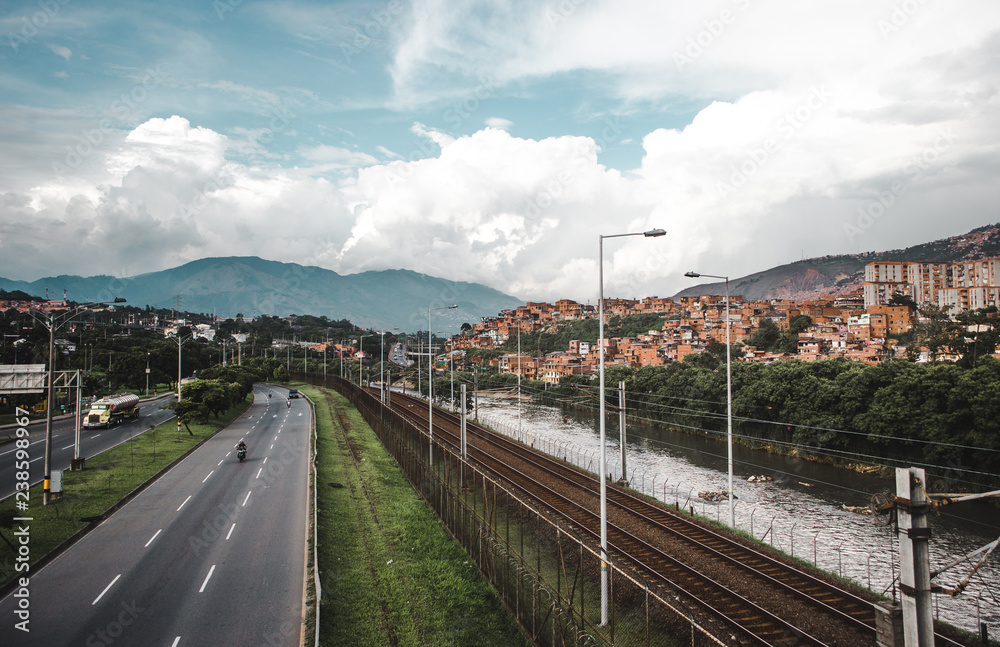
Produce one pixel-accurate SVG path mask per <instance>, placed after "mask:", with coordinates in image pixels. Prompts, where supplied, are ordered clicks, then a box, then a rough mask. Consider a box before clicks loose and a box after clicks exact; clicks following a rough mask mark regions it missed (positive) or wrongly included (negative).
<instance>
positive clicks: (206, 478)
mask: <svg viewBox="0 0 1000 647" xmlns="http://www.w3.org/2000/svg"><path fill="white" fill-rule="evenodd" d="M212 474H215V470H212V471H211V472H209V473H208V476H211V475H212ZM208 476H206V477H205V478H203V479H201V482H202V483H204V482H205V481H207V480H208Z"/></svg>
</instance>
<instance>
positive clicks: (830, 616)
mask: <svg viewBox="0 0 1000 647" xmlns="http://www.w3.org/2000/svg"><path fill="white" fill-rule="evenodd" d="M370 393H371V395H372V396H373V397H375V398H376V399H377V398H378V392H377V391H376V390H373V391H371V392H370ZM391 400H392V408H393V410H394V411H395V412H396V413H398V414H399V415H401V416H402V417H404V418H407V419H409V420H410V422H411V423H413V424H414V425H416V426H417V428H418V429H419V428H424V429H426V426H427V401H426V400H422V399H419V398H414V397H412V396H408V395H402V394H399V393H393V394H392V398H391ZM434 423H435V431H434V439H435V442H436V444H439V445H448V446H450V447H451V448H452V449H453V450H454V451H455V452H456V453H457V452H458V447H459V444H460V440H459V436H458V435H459V429H460V419H459V418H458V416H455V415H454V414H451V413H449V412H447V411H445V410H442V409H439V408H437V407H435V416H434ZM467 432H468V448H469V459H470V461H474V462H477V463H479V464H480V465H481V466H483V467H484V468H486V469H488V470H489V471H491V472H493V473H495V474H496V475H497V476H499V477H500V478H502V479H504V480H507V481H509V482H510V483H512V484H513V485H514V486H516V487H518V488H520V489H521V490H522V491H523V492H525V493H526V494H527V495H529V496H531V497H533V498H535V499H536V500H538V501H539V502H541V503H542V504H543V505H545V506H546V507H547V508H548V509H549V510H550V511H551V512H552V513H554V514H556V515H559V516H561V517H563V518H565V519H567V520H568V521H570V522H572V523H573V524H574V526H575V527H576V528H577V529H578V531H579V532H580V534H582V535H584V536H586V537H590V538H591V539H592V540H593V542H594V544H595V545H597V544H599V539H598V534H597V533H598V531H597V524H599V520H597V521H595V517H596V515H595V514H594V513H593V512H591V510H593V509H595V508H596V507H597V504H596V499H597V498H598V496H599V495H598V488H599V485H600V483H599V482H598V479H597V478H596V477H595V476H594V475H593V474H591V473H589V472H586V471H583V470H581V469H579V468H577V467H576V466H574V465H571V464H569V463H566V462H564V461H562V460H560V459H557V458H554V457H552V456H550V455H548V454H545V453H543V452H540V451H537V450H535V449H533V448H530V447H527V446H525V445H523V444H522V443H519V442H515V441H513V440H511V439H510V438H508V437H506V436H503V435H502V434H498V433H496V432H493V431H491V430H488V429H486V428H484V427H481V426H479V425H476V424H473V423H471V422H470V423H467ZM538 475H541V476H542V478H538V477H537V476H538ZM567 492H572V493H575V494H567ZM607 496H608V524H609V551H610V554H611V555H612V556H614V555H615V554H617V556H618V559H619V560H623V561H626V562H628V563H630V564H632V565H634V567H635V568H636V569H638V570H639V571H641V572H643V573H646V574H647V575H648V576H649V577H650V578H652V579H654V580H659V581H662V582H664V583H665V585H666V586H668V587H669V590H671V591H673V592H675V593H676V594H677V595H678V596H684V598H685V600H688V601H689V602H690V603H691V605H692V606H697V607H700V608H701V609H702V610H704V611H707V612H708V613H709V614H710V616H711V617H713V618H716V619H719V620H720V621H722V622H725V623H726V626H727V627H729V628H731V629H732V631H733V636H732V638H733V639H734V640H736V642H737V643H738V644H764V645H782V646H785V645H793V644H795V645H797V644H809V645H831V646H833V645H837V646H840V645H872V644H874V643H875V628H874V616H875V612H874V603H873V602H872V601H869V600H865V599H864V598H862V597H859V596H857V595H855V594H853V593H851V592H850V591H847V590H845V589H843V588H841V587H840V586H838V585H836V584H831V583H829V582H826V581H824V580H823V579H821V578H820V577H818V576H816V575H814V574H812V573H810V572H808V571H805V570H803V569H802V568H798V567H796V566H794V565H791V564H788V563H786V562H784V561H782V559H781V558H779V557H777V556H775V555H770V554H768V553H767V551H766V549H764V550H761V549H760V548H759V547H756V546H754V545H750V543H749V542H746V541H745V540H739V539H737V538H733V537H729V536H727V535H725V534H723V533H720V532H718V531H717V530H716V529H714V528H712V527H709V526H707V525H704V524H702V523H701V522H698V521H696V520H694V519H693V518H692V517H689V516H687V515H686V514H683V513H680V512H677V511H674V510H670V509H669V508H667V507H665V506H664V505H663V504H661V503H660V502H653V501H650V500H649V499H647V498H645V497H642V496H639V495H636V494H634V493H632V492H630V491H628V490H625V489H623V488H621V487H619V486H617V485H614V484H612V483H610V482H609V483H608V486H607ZM616 518H617V519H623V518H624V519H629V520H631V522H629V523H625V524H619V523H616V521H617V519H616ZM623 525H629V526H636V525H638V527H639V530H638V531H636V530H634V529H632V528H629V529H626V528H624V527H622V526H623ZM665 537H670V538H671V539H670V540H667V541H668V543H670V544H671V549H670V550H669V551H665V550H664V549H663V542H664V541H665V540H664V538H665ZM678 544H683V546H684V549H683V550H681V551H680V552H688V554H689V555H690V552H689V551H696V552H698V553H700V554H702V555H703V556H705V557H707V560H702V561H710V562H712V563H713V564H714V565H715V566H714V568H712V567H709V568H698V567H693V566H691V565H688V564H685V563H684V560H680V559H677V558H675V557H673V555H672V554H667V553H668V552H669V553H674V552H675V551H674V548H676V546H677V545H678ZM695 561H698V560H695ZM620 563H621V562H620ZM713 570H714V571H716V573H718V572H719V571H720V570H728V571H729V572H730V573H732V572H739V573H740V574H741V575H743V576H744V577H743V578H742V579H745V580H746V581H748V582H750V581H752V582H755V583H757V584H758V585H759V586H760V587H763V588H765V589H767V591H769V593H768V595H765V596H764V597H770V596H775V595H776V596H778V598H777V599H778V600H779V603H778V606H777V607H775V604H774V598H772V600H771V602H770V603H768V602H765V601H760V600H758V599H757V598H758V597H759V596H755V595H743V594H741V593H740V592H737V591H733V590H731V589H732V588H739V587H727V586H726V585H724V584H722V583H720V582H718V581H716V579H726V578H725V577H722V578H716V577H714V576H713V575H709V574H706V573H704V572H701V571H713ZM730 579H732V576H730ZM751 588H755V587H751ZM755 600H757V601H756V602H755ZM782 601H783V602H782ZM789 601H794V603H790V602H789ZM758 602H760V604H758ZM793 606H795V607H797V608H798V609H799V612H798V613H795V612H794V611H790V607H793ZM763 607H771V608H770V610H768V609H765V608H763ZM803 610H804V611H803ZM830 627H835V629H833V630H830ZM810 631H812V632H814V633H816V634H819V635H818V636H816V635H811V634H810V633H809V632H810ZM727 642H729V641H728V640H727ZM970 644H972V643H967V642H962V641H960V640H959V639H958V637H957V636H956V637H955V638H953V637H950V636H948V635H944V634H942V633H941V632H939V631H935V646H936V647H968V645H970Z"/></svg>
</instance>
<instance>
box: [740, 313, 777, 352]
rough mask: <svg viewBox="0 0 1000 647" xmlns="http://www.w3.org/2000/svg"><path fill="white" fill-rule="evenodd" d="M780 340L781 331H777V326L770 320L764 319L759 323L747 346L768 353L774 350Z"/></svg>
mask: <svg viewBox="0 0 1000 647" xmlns="http://www.w3.org/2000/svg"><path fill="white" fill-rule="evenodd" d="M780 339H781V331H780V330H779V329H778V324H776V323H774V321H773V320H772V319H768V318H765V319H764V320H763V321H761V322H760V326H759V327H758V328H757V330H756V331H755V332H754V334H753V335H751V336H750V341H748V342H747V344H748V345H750V346H753V347H755V348H757V349H760V350H765V351H770V350H774V348H775V347H776V346H777V345H778V342H779V341H780Z"/></svg>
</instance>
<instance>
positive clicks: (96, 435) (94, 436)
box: [91, 434, 101, 438]
mask: <svg viewBox="0 0 1000 647" xmlns="http://www.w3.org/2000/svg"><path fill="white" fill-rule="evenodd" d="M100 435H101V434H94V435H93V436H91V438H97V437H98V436H100Z"/></svg>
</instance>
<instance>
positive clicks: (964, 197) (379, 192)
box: [0, 0, 1000, 301]
mask: <svg viewBox="0 0 1000 647" xmlns="http://www.w3.org/2000/svg"><path fill="white" fill-rule="evenodd" d="M904 4H905V3H900V2H898V1H896V2H893V1H889V0H878V1H875V2H871V1H868V2H862V1H861V0H845V1H844V2H841V3H825V4H822V3H821V4H816V3H811V4H808V5H803V6H801V7H800V6H798V5H796V4H790V3H787V2H778V1H777V0H753V1H750V0H732V1H726V2H715V3H710V4H704V3H702V4H696V3H679V2H640V1H639V0H627V1H623V2H617V3H609V2H598V1H595V0H592V1H590V2H579V3H578V2H561V1H560V2H555V1H550V2H547V3H544V4H539V3H534V2H529V1H528V0H510V1H503V0H494V1H493V2H491V3H482V2H471V0H468V1H464V2H455V3H448V4H447V5H445V4H444V3H443V1H442V0H434V1H432V0H418V1H416V2H415V3H414V4H413V6H412V10H411V11H409V12H406V13H399V14H393V16H392V20H391V21H390V22H389V23H388V24H387V25H386V27H385V31H384V32H383V33H382V34H381V36H382V37H384V39H385V40H380V41H379V43H378V44H379V46H385V45H386V43H393V44H394V45H395V47H396V49H395V50H394V52H393V56H392V58H391V73H392V81H393V83H394V90H395V93H396V96H395V100H394V101H391V102H390V103H391V104H392V105H393V106H394V107H400V106H405V105H408V104H414V105H416V104H421V105H425V104H423V102H430V103H428V104H426V105H431V104H432V103H433V102H440V101H442V99H443V98H449V99H451V98H454V97H460V98H461V97H469V98H470V99H469V100H470V101H471V100H472V98H475V99H476V100H477V101H479V100H480V97H479V96H478V95H477V94H476V93H475V92H472V93H471V94H470V88H475V87H479V86H481V84H482V83H483V81H482V80H483V79H491V81H490V83H491V85H490V88H489V91H488V93H487V94H488V95H489V96H490V97H502V98H504V99H510V98H511V97H513V98H515V99H516V100H518V101H524V102H525V103H524V105H525V106H527V107H528V108H530V109H535V108H538V110H539V112H544V110H545V108H547V107H548V104H544V103H530V101H531V100H532V97H531V95H532V92H533V89H535V88H538V87H540V86H541V84H543V83H545V82H547V81H549V80H553V79H556V80H558V81H560V82H561V83H563V84H564V85H563V86H561V87H568V88H571V93H576V95H577V96H579V97H580V98H581V99H580V101H581V102H584V100H585V99H589V97H588V96H587V95H588V94H590V93H591V91H592V90H593V91H594V93H595V94H598V91H599V92H600V93H603V94H600V96H598V97H597V99H599V100H600V102H601V105H602V107H601V108H599V109H600V110H608V111H609V113H611V114H614V110H612V109H608V108H606V107H603V106H604V104H607V103H615V102H617V104H618V105H617V107H618V109H619V110H620V111H622V112H623V113H627V112H628V111H632V110H634V111H636V112H638V113H642V111H643V110H648V112H646V113H645V114H642V116H643V117H644V119H645V120H646V121H643V122H642V123H648V122H649V120H651V119H654V118H655V115H656V114H660V113H663V114H667V115H668V116H669V113H670V111H671V110H672V106H673V105H674V103H673V102H674V101H679V102H687V103H685V105H690V102H692V101H695V100H699V101H700V103H699V105H704V104H705V103H707V102H706V101H704V99H705V98H709V99H712V101H711V102H710V103H709V105H707V107H705V108H704V109H702V110H700V112H698V114H697V115H696V116H695V117H694V118H693V120H692V121H691V122H690V123H689V124H687V125H686V126H685V127H683V128H680V129H671V128H665V127H664V128H655V127H653V128H649V129H648V130H649V132H645V133H639V132H638V131H636V139H639V138H640V137H641V138H642V145H643V151H644V156H643V159H642V161H641V164H639V165H638V166H637V167H636V168H634V169H625V170H616V169H612V168H608V167H606V166H604V165H602V164H601V163H600V161H599V158H598V150H599V148H600V146H602V145H606V144H605V143H604V142H601V143H598V142H595V141H593V140H592V139H590V138H587V137H580V136H562V135H559V136H552V137H540V138H536V139H531V138H522V137H514V136H513V135H511V134H510V133H509V132H507V131H506V129H508V128H510V127H511V125H512V122H511V121H510V120H508V119H505V118H502V117H490V118H485V117H484V116H483V114H480V115H479V116H477V117H476V119H484V121H485V123H486V125H487V127H486V128H483V129H482V130H479V131H478V132H474V133H472V134H467V135H464V136H459V137H455V136H453V135H451V134H447V133H445V132H442V131H441V130H440V129H439V128H438V127H437V126H436V125H433V124H432V125H428V124H427V123H423V122H420V121H415V120H416V119H418V118H423V119H425V120H427V119H428V118H427V117H426V115H427V114H428V111H427V110H423V111H416V112H412V113H410V112H403V113H401V116H400V115H399V114H397V117H398V119H397V121H398V120H400V119H401V120H405V121H404V123H412V126H411V127H410V133H411V134H412V135H413V136H415V137H416V140H417V142H418V144H417V148H418V149H419V150H416V151H414V153H415V154H409V155H405V154H403V153H401V152H395V151H394V149H396V150H400V151H403V150H405V148H404V147H405V146H406V143H405V142H406V141H412V140H405V138H403V139H397V140H390V139H389V138H388V137H382V136H381V134H380V133H378V132H374V134H373V132H368V131H366V128H365V127H364V125H363V124H362V123H358V122H349V121H348V120H345V123H344V124H340V123H332V121H331V123H328V124H319V125H318V126H317V128H316V130H317V132H318V133H319V135H318V137H323V136H326V137H329V138H330V139H329V141H333V142H336V143H335V144H328V143H325V142H323V141H322V140H320V139H308V140H299V141H297V143H298V147H297V148H295V146H294V145H293V146H291V147H289V148H288V149H287V150H286V151H278V150H272V149H271V148H270V147H269V146H268V145H267V142H266V141H265V140H266V138H265V137H263V135H264V134H266V133H267V132H270V131H269V130H267V129H263V130H254V129H253V128H251V127H249V126H248V125H247V124H248V123H259V119H258V121H257V122H243V123H234V124H233V125H232V126H231V127H228V128H227V129H226V130H225V134H222V133H220V132H217V130H213V129H210V128H206V127H204V126H199V125H197V124H195V125H192V124H191V123H190V122H189V121H188V119H187V118H184V117H182V116H177V115H175V116H172V117H169V118H160V117H156V118H152V119H145V120H144V121H142V123H139V124H138V125H137V126H134V127H132V128H131V130H130V131H128V132H125V131H121V132H119V131H116V130H111V129H109V130H107V131H106V132H104V133H102V139H101V141H100V142H99V145H97V146H91V147H90V148H91V151H92V152H91V153H90V154H89V155H87V156H85V159H82V160H80V164H79V165H75V166H73V167H72V169H71V171H72V172H70V173H66V174H63V175H61V176H59V175H55V174H52V173H49V172H48V169H49V168H50V167H51V164H52V161H53V160H56V161H59V162H60V163H63V162H64V157H65V155H66V152H65V151H66V150H67V149H73V150H76V149H80V148H81V147H85V146H86V144H87V140H86V139H85V135H80V134H79V133H86V132H89V131H88V130H87V126H86V125H85V124H82V123H78V122H70V121H69V119H70V117H69V116H67V115H66V114H47V113H46V114H43V113H41V112H39V111H35V112H31V111H28V110H26V109H24V108H22V107H21V106H9V105H8V106H0V114H2V115H4V116H10V117H12V120H13V121H14V122H16V124H27V123H35V122H36V121H37V120H39V119H51V120H53V121H56V120H63V121H61V122H60V123H72V127H69V128H64V129H63V130H62V132H69V133H71V134H70V135H68V136H63V137H62V138H60V137H57V136H54V135H51V133H50V134H49V135H44V136H38V137H32V136H31V132H30V130H23V129H19V128H20V126H14V127H12V126H10V125H9V124H10V122H11V121H12V120H11V119H0V135H3V137H2V139H3V141H4V142H5V146H4V148H5V150H6V152H4V153H2V154H0V170H2V171H3V175H4V176H5V177H9V178H11V179H10V180H9V181H8V182H7V183H6V184H5V185H4V186H3V188H2V191H3V192H0V255H2V256H3V257H4V258H6V259H16V268H15V267H14V266H13V264H12V263H11V262H8V263H7V264H5V265H4V267H2V268H0V275H5V276H7V277H11V278H37V277H39V276H43V275H45V276H47V275H53V274H57V273H62V272H66V273H78V274H88V273H90V274H95V273H102V272H110V273H116V274H129V273H131V274H134V273H139V272H143V271H149V270H154V269H161V268H164V267H170V266H174V265H177V264H180V263H183V262H186V261H188V260H192V259H195V258H201V257H204V256H209V255H217V256H221V255H231V254H241V255H242V254H255V255H259V256H262V257H265V258H272V259H276V260H283V261H294V262H298V263H302V264H316V265H321V266H323V267H328V268H330V269H333V270H336V271H338V272H341V273H352V272H357V271H362V270H368V269H385V268H407V269H412V270H416V271H419V272H424V273H428V274H433V275H437V276H444V277H448V278H452V279H458V280H472V281H478V282H482V283H486V284H488V285H490V286H493V287H496V288H498V289H501V290H504V291H506V292H509V293H512V294H516V295H517V296H519V297H521V298H525V299H547V300H554V299H558V298H562V297H568V298H575V299H578V300H582V301H587V300H590V301H593V300H594V299H595V298H596V295H597V251H598V236H599V235H601V234H605V235H609V234H616V233H626V232H636V231H643V230H645V229H649V228H651V227H662V228H664V229H666V230H667V231H668V235H667V236H666V237H665V238H658V239H655V240H645V239H643V238H641V237H637V238H621V239H610V240H608V241H606V244H605V249H604V257H605V291H606V293H607V294H608V295H615V296H644V295H650V294H658V295H660V296H665V295H669V294H672V293H674V292H675V291H676V290H678V289H680V288H682V287H686V286H687V285H688V283H689V282H688V281H687V280H686V279H684V278H683V277H682V275H683V272H684V271H686V270H697V271H703V272H708V273H715V274H729V275H730V276H732V277H737V276H741V275H743V274H747V273H751V272H754V271H759V270H762V269H766V268H767V267H770V266H773V265H775V264H777V263H780V262H783V261H790V260H797V259H798V258H799V257H800V256H801V255H803V254H804V255H805V256H816V255H822V254H827V253H843V252H846V251H865V250H871V249H891V248H898V247H901V246H904V245H907V244H913V243H917V242H923V241H925V240H929V239H932V238H935V237H937V236H938V235H944V234H954V233H961V232H963V231H966V230H968V229H970V228H972V227H975V226H979V225H982V224H985V223H986V222H988V221H989V220H990V219H993V220H995V216H994V215H993V214H995V204H996V202H997V199H998V198H1000V188H998V186H997V183H996V181H995V177H996V172H997V170H998V169H997V166H1000V163H998V161H997V160H998V159H1000V156H998V152H1000V151H998V142H1000V122H997V120H996V119H995V115H996V114H997V113H998V107H1000V106H998V102H1000V95H998V88H1000V67H998V66H997V65H996V64H995V62H996V60H997V57H998V55H1000V36H998V34H1000V5H996V4H995V3H990V2H975V1H973V0H956V2H955V3H953V4H947V5H945V4H941V3H912V4H907V5H906V6H915V7H916V9H914V10H913V11H911V12H910V13H905V12H904V13H903V14H899V15H896V14H894V12H895V11H897V9H894V7H897V5H898V6H900V7H902V6H903V5H904ZM275 7H276V5H275V6H272V9H274V8H275ZM293 8H294V9H295V10H296V13H295V16H296V19H295V20H291V19H289V20H290V22H289V23H287V24H285V27H286V28H287V29H290V30H291V29H292V28H293V23H294V24H298V25H299V27H300V28H301V29H302V30H303V35H304V36H305V37H308V38H311V39H315V40H316V41H317V42H319V41H324V40H325V42H326V43H327V46H328V47H329V46H330V43H334V44H336V43H337V42H339V40H338V39H343V38H347V37H348V36H351V35H353V34H355V33H357V29H363V27H364V24H365V21H366V20H368V14H367V13H366V12H367V11H368V9H365V8H363V7H362V5H361V4H358V5H356V6H355V5H352V7H351V8H350V11H349V12H348V13H347V14H345V13H340V12H336V11H333V10H330V11H329V12H326V13H324V12H320V14H322V15H319V14H316V13H314V12H313V11H312V10H310V9H309V8H308V7H304V6H294V7H293ZM250 9H251V8H249V7H248V8H247V10H250ZM253 10H254V11H257V10H263V9H253ZM275 10H276V9H275ZM898 10H899V11H902V10H901V9H898ZM317 11H318V10H317ZM345 11H347V10H346V9H345ZM723 12H729V13H723ZM348 14H349V17H350V20H352V21H360V22H352V23H344V25H341V26H340V27H336V26H330V25H325V24H316V25H314V26H312V27H310V28H306V26H307V25H306V23H307V22H308V20H307V19H308V18H309V17H310V16H316V17H319V18H324V16H325V18H324V19H326V20H328V21H336V20H339V19H340V17H342V16H345V15H348ZM956 16H960V17H961V18H956ZM303 21H306V22H303ZM304 25H306V26H304ZM352 25H353V26H352ZM886 25H888V26H889V27H886ZM355 27H357V29H355ZM53 51H55V50H53ZM56 53H58V52H56ZM368 54H372V56H371V58H375V57H374V52H368ZM579 79H582V81H579V83H574V82H575V81H577V80H579ZM570 81H574V82H570ZM588 84H590V85H588ZM192 85H194V84H192ZM199 87H200V88H201V89H203V90H213V91H216V92H213V93H212V94H213V96H214V95H218V94H220V93H221V94H225V95H231V96H236V97H239V98H240V100H241V101H244V102H246V103H248V104H249V105H251V106H252V107H253V109H254V111H256V113H259V112H260V111H261V110H267V109H270V108H272V107H275V106H280V105H284V102H289V100H288V99H286V98H285V95H283V94H279V93H278V92H274V91H272V88H273V86H271V88H268V89H263V88H261V89H258V88H254V87H249V86H246V85H241V84H238V83H236V82H229V81H220V82H211V83H209V82H205V83H203V84H201V85H200V86H199ZM595 88H596V90H595ZM484 92H485V90H484ZM609 93H610V96H609ZM296 96H297V95H296ZM310 105H313V104H310ZM315 105H319V103H317V104H315ZM441 105H443V104H441ZM478 105H479V104H478V103H477V106H478ZM561 105H565V104H561ZM595 105H598V102H596V101H595ZM637 106H644V107H643V108H640V107H637ZM650 108H652V109H651V110H650ZM51 112H53V111H50V113H51ZM302 112H303V115H301V117H300V121H299V122H297V123H298V124H299V125H300V126H301V128H302V129H303V130H307V129H310V128H311V125H310V124H307V122H308V121H309V120H310V117H307V115H306V111H305V110H303V111H302ZM470 112H471V111H470ZM498 112H499V110H498ZM162 114H167V115H169V114H171V112H165V113H162ZM192 114H195V113H194V112H192ZM507 114H516V115H518V117H517V119H518V126H519V128H520V127H524V129H525V130H527V131H529V132H545V131H544V130H543V129H544V128H547V127H549V125H547V122H543V121H542V120H541V118H539V119H537V120H534V121H533V120H532V119H530V118H529V115H530V111H529V110H528V109H525V110H524V111H522V112H510V113H507ZM421 115H424V116H421ZM650 115H653V116H652V117H651V116H650ZM564 117H565V115H563V114H562V113H558V114H556V113H553V114H552V115H551V116H549V115H546V118H547V119H551V120H559V119H562V118H564ZM667 118H668V117H664V119H667ZM445 120H446V121H447V119H445ZM373 122H375V123H386V121H381V122H378V121H377V120H373ZM202 123H211V122H210V121H208V120H206V121H204V122H202ZM428 123H430V122H429V121H428ZM665 123H666V122H665ZM347 125H352V126H354V128H353V129H352V130H347V128H346V126H347ZM130 127H131V125H130ZM559 128H562V125H561V124H560V126H559ZM55 130H57V129H56V128H52V129H51V132H54V131H55ZM373 130H374V128H373ZM355 131H356V132H355ZM46 132H49V131H46ZM559 132H572V130H571V129H568V128H567V129H563V130H560V131H559ZM282 133H283V134H288V135H289V139H291V131H289V130H283V131H282ZM271 134H273V133H271ZM345 134H347V135H350V141H351V142H355V141H359V142H360V141H366V140H367V142H368V144H367V145H368V146H370V148H368V149H367V150H371V151H374V153H375V154H377V155H378V157H376V155H373V154H369V153H368V152H365V150H363V149H362V148H361V147H360V146H357V147H356V146H354V145H353V143H352V144H348V145H343V138H344V135H345ZM355 134H357V136H355ZM301 141H305V143H299V142H301ZM8 142H10V144H9V145H8ZM23 142H30V144H26V143H23ZM401 142H403V143H401ZM39 151H42V152H39ZM246 152H249V153H251V154H249V155H241V154H242V153H246ZM292 152H295V153H297V157H296V159H297V160H298V162H299V165H298V166H293V165H291V164H290V163H288V162H286V161H285V160H286V159H287V158H286V157H283V155H285V154H291V153H292ZM235 160H239V162H237V161H235ZM22 165H23V166H25V167H27V170H22V169H21V166H22ZM39 169H41V171H39ZM331 178H334V179H331ZM873 205H874V206H873ZM943 228H947V231H946V232H942V229H943ZM108 237H128V239H129V240H132V241H134V244H131V245H129V246H127V247H122V248H109V246H108V245H107V243H106V241H107V239H108ZM53 241H55V242H53ZM47 250H54V251H47ZM15 271H16V272H18V273H19V275H18V276H15V275H14V272H15Z"/></svg>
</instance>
